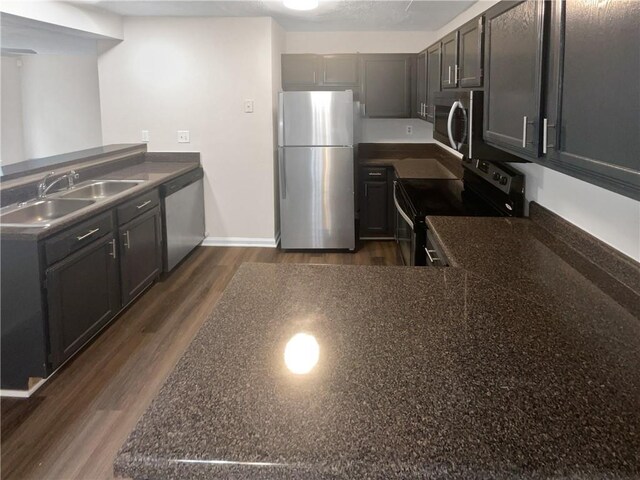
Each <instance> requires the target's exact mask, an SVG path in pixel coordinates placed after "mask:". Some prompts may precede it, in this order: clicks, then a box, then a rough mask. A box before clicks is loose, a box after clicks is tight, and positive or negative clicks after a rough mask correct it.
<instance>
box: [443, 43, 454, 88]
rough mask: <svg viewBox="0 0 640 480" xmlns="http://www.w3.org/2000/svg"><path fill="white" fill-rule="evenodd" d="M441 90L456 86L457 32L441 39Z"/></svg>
mask: <svg viewBox="0 0 640 480" xmlns="http://www.w3.org/2000/svg"><path fill="white" fill-rule="evenodd" d="M441 80H442V88H456V87H457V86H458V32H457V31H455V32H453V33H451V34H449V35H447V36H446V37H444V38H443V39H442V77H441Z"/></svg>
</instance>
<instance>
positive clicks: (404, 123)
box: [360, 118, 434, 143]
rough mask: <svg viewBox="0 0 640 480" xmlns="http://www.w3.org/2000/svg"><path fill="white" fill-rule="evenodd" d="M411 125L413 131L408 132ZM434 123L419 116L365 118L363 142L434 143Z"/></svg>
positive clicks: (361, 138) (361, 139)
mask: <svg viewBox="0 0 640 480" xmlns="http://www.w3.org/2000/svg"><path fill="white" fill-rule="evenodd" d="M408 126H411V128H412V133H411V134H409V133H407V127H408ZM433 141H434V140H433V125H431V124H430V123H427V122H425V121H424V120H420V119H417V118H365V119H363V120H362V136H361V137H360V142H362V143H433Z"/></svg>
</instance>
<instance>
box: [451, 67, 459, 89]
mask: <svg viewBox="0 0 640 480" xmlns="http://www.w3.org/2000/svg"><path fill="white" fill-rule="evenodd" d="M459 68H460V67H458V65H456V66H455V67H453V84H454V85H457V84H458V69H459Z"/></svg>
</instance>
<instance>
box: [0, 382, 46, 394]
mask: <svg viewBox="0 0 640 480" xmlns="http://www.w3.org/2000/svg"><path fill="white" fill-rule="evenodd" d="M46 381H47V379H46V378H43V379H41V380H40V381H39V382H38V383H36V384H35V385H34V386H33V387H31V388H30V389H29V390H7V389H0V397H3V398H29V397H30V396H31V395H33V394H34V393H35V392H36V390H38V389H39V388H40V387H41V386H42V385H44V384H45V382H46Z"/></svg>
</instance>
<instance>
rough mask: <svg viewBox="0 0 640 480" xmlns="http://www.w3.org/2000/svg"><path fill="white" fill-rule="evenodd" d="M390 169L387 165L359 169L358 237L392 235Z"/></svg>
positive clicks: (386, 236)
mask: <svg viewBox="0 0 640 480" xmlns="http://www.w3.org/2000/svg"><path fill="white" fill-rule="evenodd" d="M389 170H392V169H391V168H389V167H363V168H361V169H360V186H359V189H358V191H359V196H360V199H359V205H360V238H362V239H367V238H391V237H393V208H392V205H393V188H392V187H391V178H392V176H393V175H392V173H391V172H390V171H389Z"/></svg>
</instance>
